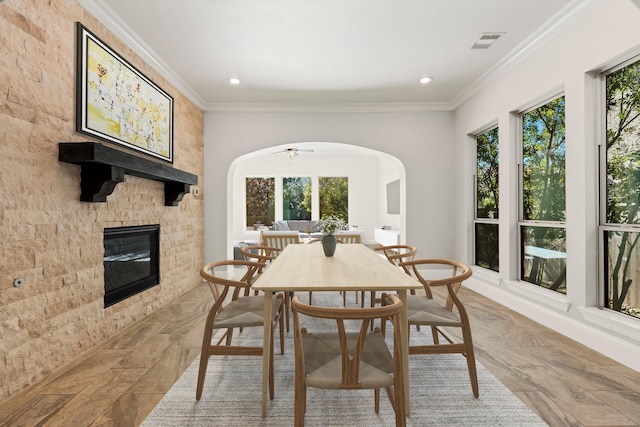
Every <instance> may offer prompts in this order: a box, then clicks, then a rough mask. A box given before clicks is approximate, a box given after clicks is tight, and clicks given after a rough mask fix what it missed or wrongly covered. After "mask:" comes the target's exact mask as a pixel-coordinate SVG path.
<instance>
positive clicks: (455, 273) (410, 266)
mask: <svg viewBox="0 0 640 427" xmlns="http://www.w3.org/2000/svg"><path fill="white" fill-rule="evenodd" d="M399 265H400V266H401V267H403V268H404V267H406V268H407V270H408V271H410V273H411V275H412V276H414V277H415V278H416V279H418V280H419V281H420V283H422V286H423V287H424V291H425V292H426V294H427V297H429V298H433V294H432V292H431V287H435V286H446V287H447V302H446V304H445V305H446V307H447V309H448V310H449V311H451V310H452V309H453V306H454V305H455V306H456V307H458V310H459V311H464V308H461V307H462V303H461V302H460V300H459V299H458V297H457V294H458V289H460V285H461V284H462V282H463V281H465V280H467V279H468V278H469V277H471V275H472V274H473V270H471V267H469V266H468V265H466V264H464V263H462V262H460V261H455V260H450V259H418V260H416V259H414V260H413V261H407V262H401V263H399ZM443 271H445V272H446V271H451V274H450V275H449V276H446V273H444V274H445V277H443ZM428 272H429V274H433V275H434V276H437V278H433V279H432V278H425V277H424V276H425V275H426V274H427V273H428Z"/></svg>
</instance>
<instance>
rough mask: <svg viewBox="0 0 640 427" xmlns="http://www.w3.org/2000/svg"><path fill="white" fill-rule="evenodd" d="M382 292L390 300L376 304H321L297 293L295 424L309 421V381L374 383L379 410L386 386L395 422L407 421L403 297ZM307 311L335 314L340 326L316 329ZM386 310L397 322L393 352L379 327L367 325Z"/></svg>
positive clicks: (350, 386) (351, 385)
mask: <svg viewBox="0 0 640 427" xmlns="http://www.w3.org/2000/svg"><path fill="white" fill-rule="evenodd" d="M383 297H384V298H385V302H386V305H381V306H378V307H373V308H344V307H319V306H312V305H308V304H304V303H302V302H300V300H299V298H298V296H297V295H296V296H294V297H293V300H292V302H291V306H292V309H293V328H294V350H295V389H294V390H295V392H294V395H295V396H294V425H295V426H296V427H302V426H304V417H305V412H306V407H307V388H308V387H314V388H321V389H334V390H341V389H343V390H355V389H373V390H374V401H375V402H374V409H375V412H376V413H379V410H380V389H381V388H384V389H385V391H386V393H387V396H388V397H389V401H390V402H391V406H392V408H393V409H394V411H395V420H396V426H405V425H406V411H405V396H404V385H403V384H404V377H403V372H404V369H405V367H404V366H403V361H402V360H403V359H402V344H401V334H402V333H403V331H402V330H401V328H400V312H401V310H402V302H401V301H400V299H399V298H398V297H396V296H395V295H387V294H383ZM305 316H306V317H309V318H320V319H333V320H335V325H336V331H335V332H333V331H331V332H326V330H323V331H321V332H314V330H313V327H312V326H310V325H311V322H308V324H307V327H304V326H303V323H304V319H301V317H305ZM381 316H384V317H386V318H388V319H389V320H390V321H391V322H392V324H393V331H394V339H393V352H391V350H389V347H388V346H387V343H386V342H385V340H384V337H383V335H382V334H381V333H380V328H376V330H375V331H374V332H373V333H369V331H368V330H369V324H370V323H371V322H372V321H373V320H374V319H376V318H380V317H381ZM352 322H355V323H356V325H355V326H354V325H352ZM351 328H353V329H351ZM351 330H353V331H354V332H350V331H351Z"/></svg>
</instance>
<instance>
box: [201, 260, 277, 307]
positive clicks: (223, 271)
mask: <svg viewBox="0 0 640 427" xmlns="http://www.w3.org/2000/svg"><path fill="white" fill-rule="evenodd" d="M264 266H265V264H264V263H262V262H254V261H242V260H224V261H215V262H210V263H208V264H206V265H205V266H204V267H202V269H200V276H202V278H203V279H204V280H206V281H207V283H208V284H209V289H211V293H212V294H213V299H214V305H213V306H214V307H215V311H216V312H217V311H220V310H221V309H222V307H223V303H224V302H225V300H227V296H228V295H229V292H230V291H231V300H233V301H234V300H237V299H238V297H239V296H241V295H244V294H246V292H245V290H248V289H249V288H250V287H251V282H252V281H253V276H254V275H255V274H256V273H257V271H258V270H259V269H260V268H263V267H264ZM238 267H243V268H244V269H242V270H240V271H241V274H240V275H238V271H237V269H238ZM239 276H240V277H239ZM212 309H213V308H212Z"/></svg>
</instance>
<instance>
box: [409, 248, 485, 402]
mask: <svg viewBox="0 0 640 427" xmlns="http://www.w3.org/2000/svg"><path fill="white" fill-rule="evenodd" d="M399 265H400V266H401V267H403V268H406V269H407V271H409V272H410V273H411V275H412V276H414V277H415V278H416V279H418V280H419V281H420V282H421V283H422V286H423V287H424V291H425V294H426V295H408V296H407V317H408V321H409V325H417V326H419V325H424V326H429V327H431V334H432V336H433V343H426V344H420V345H417V344H414V345H410V346H409V355H416V354H445V353H460V354H462V355H463V356H465V357H466V359H467V368H468V370H469V378H470V380H471V389H472V391H473V396H474V397H476V398H477V397H478V395H479V391H478V377H477V373H476V361H475V356H474V352H473V340H472V338H471V325H470V323H469V316H468V315H467V311H466V309H465V308H464V305H463V304H462V301H460V299H459V298H458V296H457V294H458V290H459V289H460V286H461V285H462V282H463V281H464V280H466V279H468V278H469V277H471V274H472V270H471V268H469V266H468V265H466V264H463V263H461V262H458V261H453V260H447V259H422V260H413V261H407V262H401V263H400V264H399ZM443 271H444V272H450V274H447V273H445V274H444V277H443ZM427 274H429V275H435V276H438V277H437V278H433V279H427V278H425V276H426V275H427ZM438 286H445V287H446V289H447V294H446V295H447V298H446V302H444V303H441V302H438V301H436V300H434V299H433V292H432V288H435V287H438ZM454 308H455V310H454ZM445 327H455V328H460V329H461V331H462V334H461V335H462V342H458V341H455V340H453V339H452V338H450V337H449V336H448V335H447V333H446V331H445V330H444V329H443V328H445ZM441 338H444V340H441Z"/></svg>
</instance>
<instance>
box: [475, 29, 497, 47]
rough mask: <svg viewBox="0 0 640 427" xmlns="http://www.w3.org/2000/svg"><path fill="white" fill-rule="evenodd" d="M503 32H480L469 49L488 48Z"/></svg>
mask: <svg viewBox="0 0 640 427" xmlns="http://www.w3.org/2000/svg"><path fill="white" fill-rule="evenodd" d="M503 34H504V33H482V36H480V38H479V39H478V40H477V41H476V42H475V43H474V44H473V46H471V49H488V48H489V46H491V45H492V44H493V43H495V41H496V40H498V38H499V37H500V36H501V35H503Z"/></svg>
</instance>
